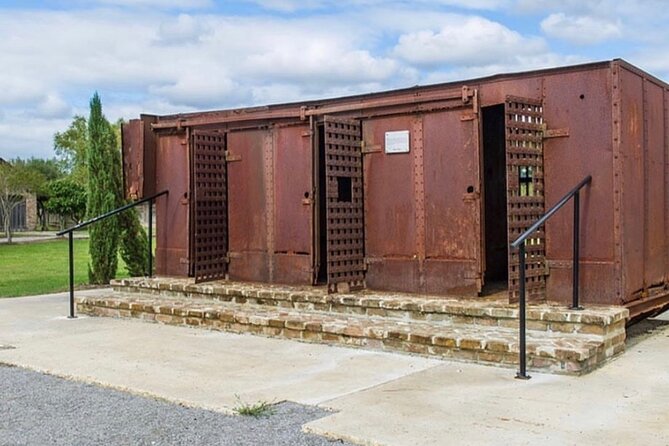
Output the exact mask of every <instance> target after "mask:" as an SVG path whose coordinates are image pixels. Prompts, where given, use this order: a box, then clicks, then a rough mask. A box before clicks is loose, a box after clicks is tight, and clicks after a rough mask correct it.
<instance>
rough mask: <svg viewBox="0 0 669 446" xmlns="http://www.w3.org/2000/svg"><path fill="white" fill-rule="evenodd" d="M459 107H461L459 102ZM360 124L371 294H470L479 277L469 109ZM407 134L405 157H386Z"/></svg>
mask: <svg viewBox="0 0 669 446" xmlns="http://www.w3.org/2000/svg"><path fill="white" fill-rule="evenodd" d="M460 105H461V102H460ZM454 107H455V109H454V110H449V111H441V112H434V113H423V114H418V113H414V114H406V115H403V116H390V117H380V118H375V119H368V120H363V141H364V145H365V147H371V148H374V149H373V150H370V151H369V153H367V154H366V155H365V156H364V162H363V167H364V174H363V178H364V197H365V228H366V229H365V237H366V239H365V252H366V257H367V262H368V269H367V276H366V281H367V285H368V286H369V287H370V288H374V289H381V290H402V291H408V292H428V293H445V292H460V293H467V294H474V293H476V292H477V291H478V282H477V280H479V279H480V266H481V263H480V246H481V232H480V201H479V199H480V178H479V161H478V160H479V144H478V119H477V116H476V115H475V114H474V113H473V112H472V110H473V107H474V105H473V104H470V105H468V106H460V107H458V103H456V102H454ZM401 130H408V131H409V135H410V150H409V153H392V154H387V153H385V152H384V142H385V141H384V139H385V133H386V132H389V131H401Z"/></svg>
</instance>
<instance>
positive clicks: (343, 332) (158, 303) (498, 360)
mask: <svg viewBox="0 0 669 446" xmlns="http://www.w3.org/2000/svg"><path fill="white" fill-rule="evenodd" d="M77 308H78V311H79V312H81V313H84V314H89V315H92V316H107V317H119V318H138V319H142V320H147V321H153V322H158V323H163V324H169V325H182V326H191V327H203V328H208V329H214V330H222V331H229V332H234V333H252V334H258V335H265V336H272V337H281V338H287V339H295V340H300V341H304V342H318V343H331V344H341V345H346V346H354V347H362V348H369V349H377V350H387V351H396V352H404V353H413V354H421V355H430V356H434V357H440V358H451V359H457V360H465V361H476V362H482V363H487V364H494V365H502V366H509V367H511V366H515V365H516V364H517V363H518V329H517V326H516V327H510V326H508V327H507V326H499V325H488V326H483V325H473V324H463V323H458V322H454V321H452V320H441V321H439V320H436V321H434V320H415V319H400V318H388V317H382V316H378V315H376V316H375V315H368V314H343V313H340V312H331V313H327V312H325V311H318V310H310V309H296V308H293V307H290V308H282V307H278V306H260V305H255V306H254V305H251V306H250V305H248V304H247V303H236V302H225V301H216V300H212V299H198V298H193V297H190V298H185V297H181V298H176V297H161V296H151V295H148V294H146V293H144V294H142V293H140V294H129V293H115V294H114V295H111V296H108V297H83V298H78V299H77ZM516 324H517V320H516ZM624 341H625V330H624V325H623V327H622V329H621V330H620V331H619V332H617V333H613V332H611V333H607V334H606V335H598V334H585V333H562V332H551V331H547V330H528V332H527V353H528V368H529V369H530V370H542V371H547V372H552V373H567V374H581V373H585V372H588V371H590V370H592V369H593V368H594V367H596V366H597V365H599V364H601V363H602V362H604V361H605V360H606V359H608V358H610V357H611V356H613V355H615V354H617V353H619V352H621V351H622V350H623V349H624Z"/></svg>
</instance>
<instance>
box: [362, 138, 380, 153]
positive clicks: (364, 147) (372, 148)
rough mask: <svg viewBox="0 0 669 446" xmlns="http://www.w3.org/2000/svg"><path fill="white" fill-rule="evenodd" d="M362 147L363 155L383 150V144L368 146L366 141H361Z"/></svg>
mask: <svg viewBox="0 0 669 446" xmlns="http://www.w3.org/2000/svg"><path fill="white" fill-rule="evenodd" d="M360 148H361V152H362V154H363V155H367V154H368V153H377V152H383V146H382V145H381V144H374V145H371V146H368V145H367V144H365V141H360Z"/></svg>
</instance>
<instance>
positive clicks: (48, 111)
mask: <svg viewBox="0 0 669 446" xmlns="http://www.w3.org/2000/svg"><path fill="white" fill-rule="evenodd" d="M71 115H72V107H71V106H70V105H69V104H68V103H67V102H65V100H64V99H63V98H61V97H60V96H59V95H58V94H55V93H50V94H48V95H47V96H46V97H45V98H44V99H43V100H42V101H41V102H40V103H39V104H37V107H36V116H39V117H41V118H65V119H67V118H68V117H70V116H71Z"/></svg>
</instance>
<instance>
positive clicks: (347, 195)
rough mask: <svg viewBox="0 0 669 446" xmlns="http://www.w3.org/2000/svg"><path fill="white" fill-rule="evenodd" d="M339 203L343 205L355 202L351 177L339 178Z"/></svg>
mask: <svg viewBox="0 0 669 446" xmlns="http://www.w3.org/2000/svg"><path fill="white" fill-rule="evenodd" d="M337 201H339V202H342V203H350V202H351V201H353V189H352V184H351V177H337Z"/></svg>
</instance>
